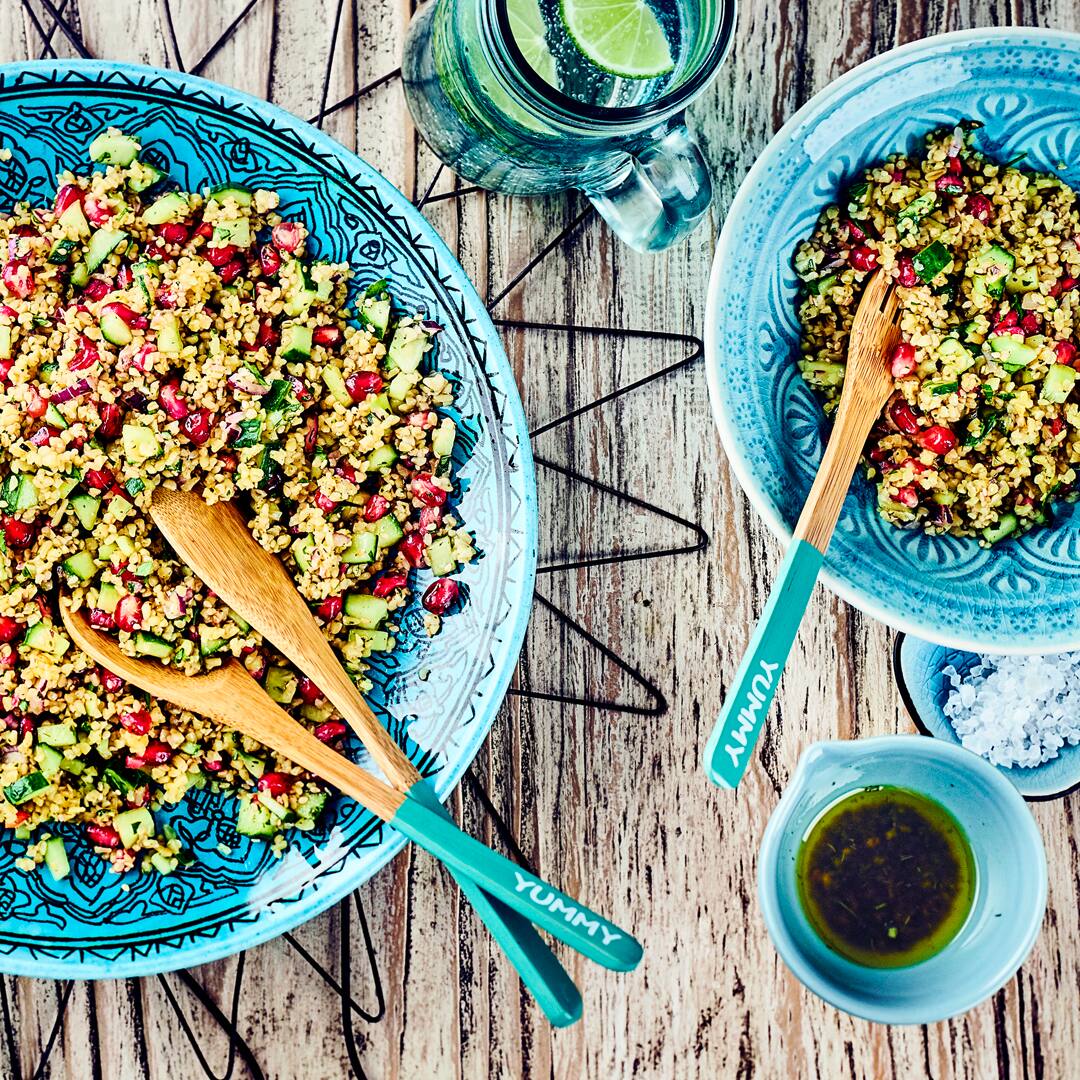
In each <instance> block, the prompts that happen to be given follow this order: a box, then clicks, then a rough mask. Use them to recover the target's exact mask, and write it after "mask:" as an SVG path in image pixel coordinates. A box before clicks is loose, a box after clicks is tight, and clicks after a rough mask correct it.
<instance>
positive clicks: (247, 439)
mask: <svg viewBox="0 0 1080 1080" xmlns="http://www.w3.org/2000/svg"><path fill="white" fill-rule="evenodd" d="M261 439H262V421H261V420H260V419H259V418H258V417H253V418H252V419H250V420H241V421H240V434H239V435H237V436H236V438H235V439H233V441H232V445H233V446H234V447H235V448H236V449H237V450H244V449H247V447H249V446H257V445H258V444H259V442H260V441H261Z"/></svg>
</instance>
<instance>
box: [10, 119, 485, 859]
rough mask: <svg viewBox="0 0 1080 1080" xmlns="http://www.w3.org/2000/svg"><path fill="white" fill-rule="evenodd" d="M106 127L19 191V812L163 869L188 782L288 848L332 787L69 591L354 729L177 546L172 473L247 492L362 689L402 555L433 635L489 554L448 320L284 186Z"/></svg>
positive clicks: (171, 645) (227, 495)
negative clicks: (68, 605) (198, 188)
mask: <svg viewBox="0 0 1080 1080" xmlns="http://www.w3.org/2000/svg"><path fill="white" fill-rule="evenodd" d="M89 152H90V157H91V158H92V159H93V160H94V161H95V162H97V163H99V168H97V169H96V170H94V171H92V172H90V173H89V174H88V175H75V174H73V173H70V172H69V173H65V174H63V175H61V176H60V177H59V178H58V190H57V193H56V197H55V202H54V203H53V205H52V206H31V205H28V204H25V203H20V204H18V205H16V206H15V207H14V208H13V210H12V211H11V212H10V213H7V214H4V215H0V242H2V243H3V244H4V245H5V246H6V249H7V257H6V261H4V263H3V268H2V270H0V511H2V519H0V521H2V532H0V790H2V792H3V798H2V799H0V822H2V824H3V825H4V826H5V827H8V828H11V829H13V830H14V831H15V835H16V837H18V838H19V839H22V840H25V841H26V843H27V849H26V853H25V855H23V856H21V857H20V858H19V859H18V860H17V865H18V866H19V867H20V868H21V869H24V870H31V869H33V868H35V867H36V866H37V865H38V864H40V863H45V864H46V865H47V866H48V868H49V869H50V870H51V872H52V874H53V876H54V877H56V878H62V877H64V876H65V875H66V874H67V873H68V872H69V861H68V858H67V854H66V851H65V847H64V841H63V839H62V837H61V836H59V835H55V832H56V830H55V829H54V830H53V832H52V833H51V832H50V825H51V823H54V822H69V823H73V825H74V826H75V827H77V828H81V829H84V830H85V834H86V836H87V837H88V838H89V841H90V842H91V844H92V845H93V846H94V847H95V849H96V850H97V851H98V852H99V853H100V854H101V855H102V857H104V858H106V859H108V860H109V862H110V863H111V865H112V868H113V869H115V870H116V871H118V872H119V871H125V870H129V869H140V870H142V871H145V872H150V871H157V872H161V873H171V872H173V871H174V870H176V869H177V868H178V867H179V866H182V865H183V864H184V863H185V861H187V860H190V859H191V858H192V854H191V853H190V852H188V851H185V850H184V849H183V848H182V846H181V844H180V842H179V840H178V839H177V836H176V834H175V832H173V831H172V830H171V829H170V828H169V826H168V825H167V824H163V823H162V822H161V821H159V820H157V819H155V816H154V814H155V812H156V811H158V810H159V809H161V808H162V807H164V806H167V805H169V804H175V803H177V802H179V801H180V800H181V799H183V798H184V795H185V793H186V792H188V791H190V790H191V789H192V788H198V787H204V786H206V785H210V786H212V787H213V788H215V789H216V790H220V791H222V792H225V793H228V794H236V795H238V796H239V803H238V818H237V829H238V831H239V832H240V833H241V834H245V835H248V836H257V837H265V838H267V839H270V840H271V841H272V843H273V845H274V848H275V851H278V852H280V850H281V849H282V848H283V847H284V846H285V842H286V841H285V837H284V835H283V831H284V830H285V829H287V828H289V827H296V828H301V829H304V828H311V827H312V826H313V825H314V823H315V821H316V819H317V818H318V816H319V814H320V812H321V811H322V809H323V807H324V804H325V803H326V799H327V793H326V791H325V789H324V787H323V785H322V784H321V783H320V782H318V781H317V780H315V779H313V778H311V777H310V776H308V775H307V774H305V773H303V771H302V770H300V769H299V768H298V767H296V766H295V765H293V764H292V763H291V762H289V761H288V760H286V759H283V758H281V757H279V756H278V755H276V754H274V753H273V752H272V751H269V750H267V749H266V748H264V747H262V746H261V745H259V744H258V743H256V742H254V741H253V740H250V739H247V738H246V737H243V736H240V735H237V734H234V733H232V732H229V731H226V730H223V729H222V728H220V727H219V726H218V725H216V724H214V723H213V722H211V721H209V720H206V719H204V718H203V717H200V716H197V715H194V714H192V713H189V712H186V711H184V710H181V709H176V708H174V707H173V706H171V705H169V704H167V703H164V702H157V701H153V700H149V699H148V697H147V696H146V695H145V694H143V693H142V692H140V691H138V690H137V689H136V688H134V687H131V686H128V685H127V684H125V683H124V682H123V681H122V680H121V679H119V678H118V677H117V676H116V675H114V674H112V673H110V672H108V671H105V670H102V669H101V668H98V667H96V666H95V665H94V663H93V662H92V661H91V660H89V658H87V657H86V656H84V655H83V654H82V653H80V652H79V651H78V650H77V649H75V648H74V647H73V646H72V644H71V642H70V641H69V639H68V637H67V636H66V634H65V633H64V630H63V626H62V624H61V622H60V620H59V618H58V611H57V597H58V594H59V592H60V591H61V590H62V591H64V592H65V593H67V594H68V595H69V596H70V597H71V598H72V602H73V603H74V605H75V606H76V607H83V608H85V609H87V610H88V613H89V618H90V621H91V622H92V624H93V625H94V626H96V627H97V628H99V629H101V630H103V631H105V632H107V633H109V634H112V635H114V636H115V637H116V638H117V639H118V640H119V643H120V646H121V648H122V649H123V650H124V651H125V652H127V653H129V654H132V655H136V656H142V657H149V658H154V659H156V660H158V661H160V662H161V663H164V664H170V665H173V666H174V667H176V668H178V669H180V670H181V671H184V672H186V673H190V674H195V673H198V672H200V671H204V670H207V669H209V668H212V667H214V666H216V665H219V664H220V663H221V662H222V660H223V659H224V658H227V657H238V658H240V659H241V660H242V662H243V664H244V665H245V667H246V668H247V670H248V671H249V672H250V673H251V674H252V675H253V676H254V677H255V678H256V679H258V680H259V681H260V682H262V684H263V685H264V686H265V688H266V691H267V693H268V694H269V695H270V696H271V697H272V698H274V699H275V700H276V701H278V702H279V703H280V704H281V705H282V706H283V707H284V708H285V709H286V710H288V711H289V712H290V713H292V715H293V716H295V717H296V718H297V719H298V720H300V721H301V722H303V723H305V724H307V725H308V726H309V727H311V728H312V729H313V731H314V733H315V735H316V736H317V737H318V738H319V739H322V740H323V741H324V742H328V743H333V744H336V743H339V742H340V741H341V740H342V738H343V737H344V735H345V732H346V727H345V724H344V723H342V721H341V718H340V717H339V716H338V715H336V714H335V712H334V710H333V708H332V707H331V706H330V705H329V703H328V702H327V701H326V700H325V699H324V697H323V695H322V694H321V693H320V691H319V688H318V687H317V686H315V685H314V684H313V683H312V682H311V680H310V679H307V678H306V677H304V676H303V675H302V674H301V673H299V672H297V671H295V670H293V669H292V668H291V667H290V666H289V664H288V663H287V662H286V661H285V660H284V658H283V657H281V656H280V655H279V654H278V653H276V652H275V651H274V649H273V648H272V647H270V646H269V644H268V643H266V642H264V641H263V640H262V639H261V638H260V636H259V635H258V634H257V633H255V632H254V631H253V630H252V629H251V628H250V627H249V626H248V625H247V624H246V623H245V622H244V621H243V619H241V618H239V617H238V616H237V615H236V614H234V613H233V612H231V611H230V610H229V609H228V608H227V607H226V606H225V605H224V604H223V603H222V602H221V601H220V600H218V599H217V598H216V597H215V596H214V595H213V594H212V593H211V592H210V591H209V590H208V589H207V588H206V587H205V586H204V585H203V584H202V583H201V582H200V581H199V580H198V579H197V578H196V577H195V576H194V575H193V574H192V572H191V571H190V570H189V569H188V568H187V567H186V566H185V565H184V564H183V563H181V562H180V561H179V560H178V559H177V558H176V557H175V555H174V554H173V553H172V552H171V550H170V549H169V548H168V546H167V545H166V544H165V543H164V541H163V540H162V538H161V536H160V535H159V534H158V533H157V532H156V530H155V529H154V528H153V527H152V525H151V523H150V519H149V513H148V506H149V499H150V496H151V493H152V492H153V490H154V489H155V487H157V486H158V485H160V484H164V485H167V486H178V487H182V488H185V489H197V490H199V491H201V492H202V493H203V495H204V497H205V498H206V499H207V500H208V501H211V502H213V501H217V500H220V499H226V500H231V499H236V500H237V502H238V504H239V505H240V506H241V507H242V509H243V511H244V513H245V516H246V518H247V519H248V522H249V525H250V527H251V529H252V532H253V534H254V535H255V537H256V539H257V540H258V542H259V543H260V544H261V545H262V546H263V547H265V548H266V549H267V550H269V551H272V552H274V553H276V554H277V555H278V556H279V557H280V558H281V559H282V560H283V561H284V563H285V565H286V567H287V568H288V570H289V572H290V573H291V575H292V577H293V579H294V581H295V583H296V586H297V588H298V589H299V590H300V592H301V594H302V595H303V596H304V597H306V598H307V600H308V601H309V602H310V605H311V608H312V610H313V612H314V614H315V617H316V618H317V619H318V620H319V621H320V623H321V624H322V626H323V627H324V628H325V632H326V634H327V636H328V638H329V639H330V640H331V642H332V643H333V645H334V646H335V648H336V649H337V651H338V654H339V655H340V657H341V658H342V661H343V662H344V664H345V665H346V667H347V668H348V670H349V671H350V672H351V673H352V675H353V677H354V679H355V680H356V681H357V683H358V684H359V685H360V686H361V688H366V687H367V685H368V683H367V681H366V680H365V676H364V672H365V670H366V664H367V659H368V657H370V656H371V654H372V653H376V652H383V651H388V650H391V649H393V648H394V645H395V639H394V636H393V635H394V631H395V629H396V626H395V624H396V619H397V616H398V613H399V612H401V610H402V608H403V607H404V605H405V604H406V603H407V602H408V600H409V597H410V574H411V572H412V571H413V570H414V569H415V568H418V567H426V568H429V569H430V570H431V571H432V572H433V574H434V575H436V578H435V580H434V582H433V583H432V584H431V585H430V586H429V587H428V588H427V589H426V590H425V591H424V593H423V596H422V606H423V609H424V623H425V627H426V629H427V632H428V633H430V634H434V633H435V632H437V630H438V629H439V622H440V619H441V617H443V616H444V615H446V614H447V613H448V612H450V611H451V610H452V609H453V608H455V606H456V605H458V604H459V602H460V597H459V586H458V583H457V582H456V581H455V579H454V578H453V576H452V575H453V574H454V573H455V572H456V571H457V569H458V568H459V566H460V565H461V564H463V563H466V562H468V561H469V560H470V559H471V558H472V557H473V556H474V554H475V552H474V549H473V545H472V541H471V539H470V537H469V535H468V534H467V533H466V532H465V531H464V530H463V529H462V528H461V527H460V525H459V523H458V522H457V521H456V520H455V518H454V517H453V516H452V514H451V513H450V512H449V508H448V505H447V499H448V496H450V494H451V493H452V491H453V482H452V480H451V477H450V461H451V452H452V449H453V445H454V439H455V425H454V423H453V421H452V420H451V419H449V418H448V417H445V416H442V415H440V413H439V409H440V408H441V407H444V406H447V405H449V404H450V403H451V401H452V387H451V384H450V382H449V381H448V380H447V379H446V378H445V377H444V376H443V375H441V374H440V373H439V372H438V371H436V370H434V369H433V368H432V366H431V362H430V361H431V358H430V356H429V355H428V354H429V353H430V352H431V350H432V343H433V339H434V337H435V335H436V333H437V332H438V329H439V328H438V326H436V325H435V324H433V323H430V322H426V321H423V320H422V319H421V318H419V317H416V318H411V317H398V316H397V315H396V314H395V311H394V306H393V303H392V299H391V296H390V294H389V292H388V289H387V284H386V282H383V281H379V282H375V283H373V284H371V285H370V286H369V287H367V288H366V289H364V288H363V287H362V286H361V288H360V289H359V290H357V289H355V288H354V287H352V285H351V284H350V273H349V267H348V265H347V264H335V263H327V262H320V261H317V260H314V259H312V258H311V257H309V256H308V255H307V253H306V246H307V245H306V237H307V234H306V230H305V228H304V226H303V224H302V223H301V222H300V221H297V220H284V219H283V218H282V216H281V214H279V213H278V205H279V200H278V196H277V195H276V194H275V193H274V192H272V191H267V190H252V189H249V188H247V187H244V186H242V185H239V184H228V185H223V186H220V187H216V188H211V189H210V190H209V191H207V192H203V193H193V192H185V191H182V190H178V189H177V187H176V185H175V184H171V183H170V181H169V179H168V177H167V175H165V174H164V172H163V171H162V170H161V169H159V168H157V167H155V166H153V165H151V164H149V163H148V162H146V161H143V160H140V154H141V147H140V145H139V143H138V141H137V140H136V139H134V138H132V137H131V136H130V135H126V134H124V133H122V132H120V131H118V130H116V129H109V130H108V131H105V132H102V133H101V134H99V135H98V136H97V138H95V139H94V141H93V142H92V143H91V145H90V150H89Z"/></svg>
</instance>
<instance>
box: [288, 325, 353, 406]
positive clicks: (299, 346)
mask: <svg viewBox="0 0 1080 1080" xmlns="http://www.w3.org/2000/svg"><path fill="white" fill-rule="evenodd" d="M281 355H282V357H283V358H284V359H286V360H306V359H307V358H308V357H309V356H311V327H310V326H299V325H297V324H292V325H290V326H286V327H285V329H284V330H282V331H281ZM346 393H348V391H346ZM349 400H350V401H351V400H352V399H351V398H350V399H349Z"/></svg>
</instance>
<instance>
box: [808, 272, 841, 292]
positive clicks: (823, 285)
mask: <svg viewBox="0 0 1080 1080" xmlns="http://www.w3.org/2000/svg"><path fill="white" fill-rule="evenodd" d="M835 284H836V274H825V275H824V276H822V277H819V278H814V280H813V281H811V282H810V283H809V284H808V285H807V286H806V288H807V289H808V290H809V292H810V293H811V294H812V295H814V296H821V294H822V293H827V292H828V291H829V290H830V289H831V288H832V287H833V286H834V285H835Z"/></svg>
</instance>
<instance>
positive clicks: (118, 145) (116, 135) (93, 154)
mask: <svg viewBox="0 0 1080 1080" xmlns="http://www.w3.org/2000/svg"><path fill="white" fill-rule="evenodd" d="M139 150H140V147H139V143H138V140H136V139H133V138H132V137H131V136H130V135H125V134H124V133H123V132H121V131H117V130H116V128H109V130H108V131H103V132H102V133H101V134H100V135H98V136H97V137H96V138H95V139H94V141H93V142H92V143H91V144H90V151H89V153H90V160H91V161H98V162H100V163H101V164H102V165H120V166H124V165H130V164H131V163H132V162H133V161H134V160H135V159H136V158H137V157H138V156H139Z"/></svg>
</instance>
